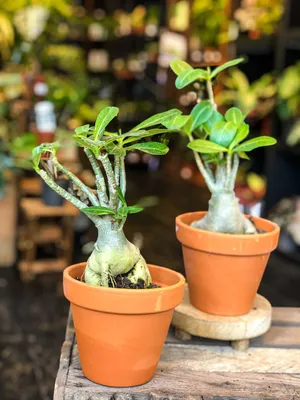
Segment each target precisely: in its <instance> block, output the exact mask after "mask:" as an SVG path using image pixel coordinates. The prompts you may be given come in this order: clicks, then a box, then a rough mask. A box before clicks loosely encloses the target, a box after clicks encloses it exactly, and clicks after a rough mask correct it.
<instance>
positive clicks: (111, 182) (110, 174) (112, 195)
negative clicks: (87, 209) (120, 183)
mask: <svg viewBox="0 0 300 400" xmlns="http://www.w3.org/2000/svg"><path fill="white" fill-rule="evenodd" d="M99 160H100V161H101V162H102V165H103V168H104V170H105V173H106V177H107V183H108V188H109V207H110V208H111V209H114V210H115V209H116V208H117V206H118V192H117V184H116V179H115V174H114V171H113V168H112V166H111V163H110V161H109V158H108V155H107V153H105V154H101V155H100V156H99Z"/></svg>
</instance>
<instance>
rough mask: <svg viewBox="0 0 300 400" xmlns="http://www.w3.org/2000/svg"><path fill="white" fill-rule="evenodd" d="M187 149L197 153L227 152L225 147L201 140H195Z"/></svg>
mask: <svg viewBox="0 0 300 400" xmlns="http://www.w3.org/2000/svg"><path fill="white" fill-rule="evenodd" d="M188 147H189V148H190V149H192V150H194V151H197V152H198V153H206V154H212V153H223V152H227V151H228V150H227V149H226V147H223V146H220V145H218V144H216V143H213V142H210V141H208V140H203V139H196V140H194V141H192V142H190V143H189V144H188Z"/></svg>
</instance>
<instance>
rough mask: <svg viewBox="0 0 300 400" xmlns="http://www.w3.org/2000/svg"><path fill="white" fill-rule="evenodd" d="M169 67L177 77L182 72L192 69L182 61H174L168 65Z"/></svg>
mask: <svg viewBox="0 0 300 400" xmlns="http://www.w3.org/2000/svg"><path fill="white" fill-rule="evenodd" d="M170 67H171V69H172V71H173V72H175V74H176V75H177V76H178V75H180V74H181V72H183V71H187V70H192V69H193V67H192V66H191V65H190V64H188V63H187V62H185V61H182V60H174V61H172V62H171V63H170Z"/></svg>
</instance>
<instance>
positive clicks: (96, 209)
mask: <svg viewBox="0 0 300 400" xmlns="http://www.w3.org/2000/svg"><path fill="white" fill-rule="evenodd" d="M81 211H83V212H85V213H87V214H92V215H108V214H111V215H115V214H116V213H115V212H114V210H111V209H110V208H107V207H101V206H92V207H86V208H82V209H81Z"/></svg>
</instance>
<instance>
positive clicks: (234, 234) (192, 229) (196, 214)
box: [176, 211, 280, 240]
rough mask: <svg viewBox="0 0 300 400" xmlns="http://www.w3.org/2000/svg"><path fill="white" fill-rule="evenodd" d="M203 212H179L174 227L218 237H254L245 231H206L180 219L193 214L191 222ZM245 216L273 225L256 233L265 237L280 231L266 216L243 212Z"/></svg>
mask: <svg viewBox="0 0 300 400" xmlns="http://www.w3.org/2000/svg"><path fill="white" fill-rule="evenodd" d="M205 214H207V211H192V212H189V213H184V214H179V215H178V216H177V217H176V229H177V225H180V226H181V227H182V228H184V229H189V230H191V231H193V232H199V231H200V232H202V233H204V234H207V235H212V236H217V237H220V238H229V237H230V238H236V239H242V240H243V239H244V240H245V239H247V240H249V239H251V238H255V235H254V234H251V233H246V234H240V233H237V234H236V233H222V232H212V231H206V230H204V229H199V228H194V227H192V226H191V225H189V224H188V223H186V222H183V221H182V218H183V217H187V216H192V215H194V216H195V219H193V221H191V222H194V221H195V220H197V219H201V218H203V217H204V216H205ZM244 215H245V216H246V217H247V218H250V217H252V218H253V219H254V220H262V221H265V222H267V223H268V224H270V226H272V227H273V229H272V230H271V231H270V232H263V233H258V235H259V236H263V237H267V236H273V235H274V234H279V232H280V228H279V226H278V225H277V224H276V223H275V222H272V221H270V220H268V219H266V218H261V217H254V216H250V215H247V214H244ZM196 216H197V217H196ZM199 217H201V218H199Z"/></svg>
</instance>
